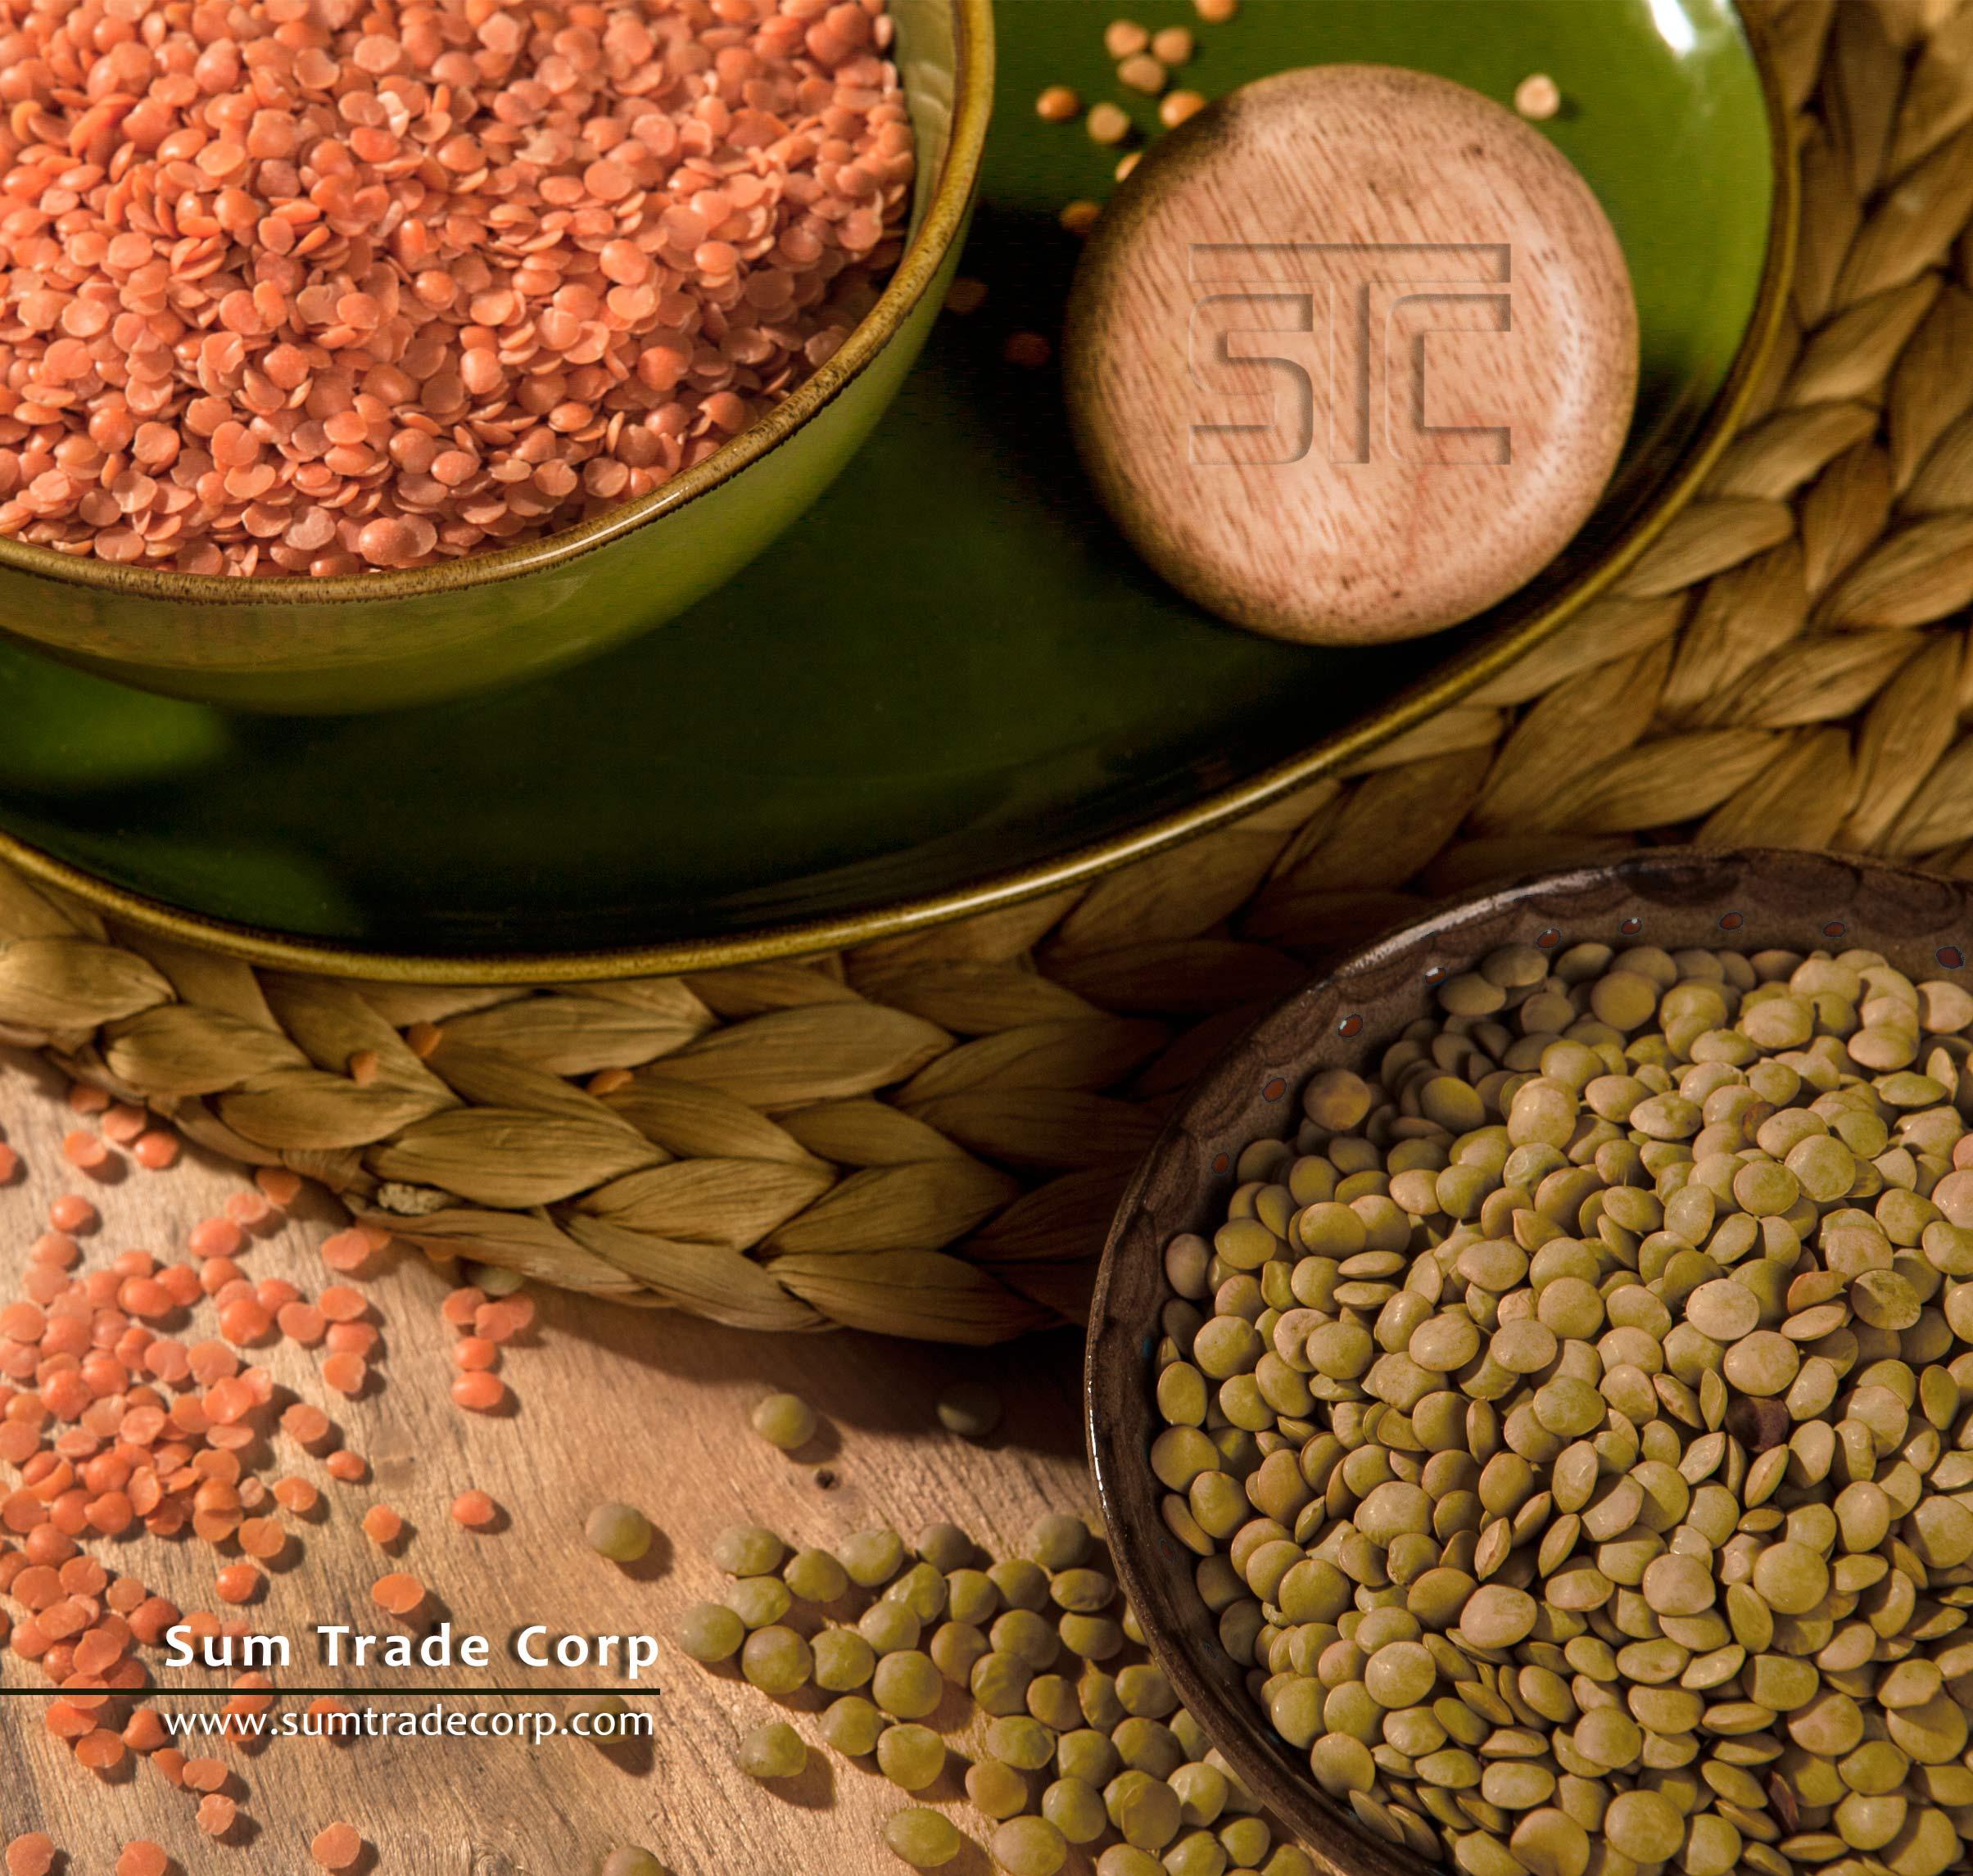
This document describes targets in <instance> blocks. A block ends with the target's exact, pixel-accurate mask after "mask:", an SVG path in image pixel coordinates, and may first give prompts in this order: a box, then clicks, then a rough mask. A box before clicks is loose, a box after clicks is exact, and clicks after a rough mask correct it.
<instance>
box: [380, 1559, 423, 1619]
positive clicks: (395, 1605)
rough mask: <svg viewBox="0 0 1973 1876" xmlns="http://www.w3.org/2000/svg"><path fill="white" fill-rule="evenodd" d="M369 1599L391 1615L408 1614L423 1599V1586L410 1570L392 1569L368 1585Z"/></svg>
mask: <svg viewBox="0 0 1973 1876" xmlns="http://www.w3.org/2000/svg"><path fill="white" fill-rule="evenodd" d="M370 1599H371V1601H373V1603H376V1605H377V1607H378V1608H380V1609H387V1610H388V1611H389V1612H391V1614H392V1615H393V1616H408V1615H410V1613H411V1612H412V1611H413V1610H414V1609H415V1608H416V1607H418V1606H419V1603H422V1602H423V1601H424V1599H425V1586H424V1584H422V1583H420V1582H419V1580H418V1579H417V1578H416V1577H415V1576H414V1575H410V1572H408V1571H402V1570H394V1571H391V1573H390V1575H387V1576H379V1577H378V1579H377V1580H376V1581H375V1582H374V1583H373V1584H371V1585H370Z"/></svg>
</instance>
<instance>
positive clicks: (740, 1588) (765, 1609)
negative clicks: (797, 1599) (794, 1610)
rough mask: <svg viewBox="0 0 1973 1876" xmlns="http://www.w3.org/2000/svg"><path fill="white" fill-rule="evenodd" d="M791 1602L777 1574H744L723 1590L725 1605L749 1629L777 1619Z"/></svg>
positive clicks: (764, 1626)
mask: <svg viewBox="0 0 1973 1876" xmlns="http://www.w3.org/2000/svg"><path fill="white" fill-rule="evenodd" d="M793 1602H794V1598H792V1597H791V1596H790V1595H789V1593H788V1585H787V1584H785V1583H784V1582H782V1581H781V1578H780V1577H778V1576H743V1577H741V1578H740V1580H739V1581H738V1582H737V1583H735V1584H733V1585H732V1586H731V1588H730V1589H727V1591H726V1607H728V1608H729V1609H731V1611H732V1612H733V1613H734V1614H735V1615H736V1616H739V1617H740V1621H742V1622H744V1624H745V1625H747V1626H748V1627H749V1629H764V1628H766V1627H767V1625H768V1624H769V1623H771V1622H778V1621H780V1620H781V1617H782V1616H785V1615H786V1614H787V1613H788V1611H789V1609H790V1607H791V1606H792V1604H793Z"/></svg>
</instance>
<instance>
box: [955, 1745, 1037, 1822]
mask: <svg viewBox="0 0 1973 1876" xmlns="http://www.w3.org/2000/svg"><path fill="white" fill-rule="evenodd" d="M966 1796H967V1797H969V1798H971V1800H972V1801H973V1803H974V1804H975V1806H977V1807H978V1809H980V1810H983V1811H984V1812H985V1813H986V1815H988V1816H989V1817H990V1818H994V1819H1000V1818H1008V1817H1018V1816H1019V1815H1020V1813H1021V1812H1023V1811H1025V1810H1026V1809H1027V1808H1028V1803H1029V1798H1030V1797H1032V1796H1033V1793H1032V1792H1030V1790H1029V1786H1028V1781H1027V1780H1026V1779H1024V1778H1023V1777H1022V1776H1021V1775H1020V1773H1019V1772H1017V1771H1016V1770H1014V1768H1013V1767H1012V1766H1011V1765H1002V1764H1001V1762H1000V1761H998V1759H981V1760H979V1761H975V1763H974V1764H973V1765H969V1766H968V1767H967V1768H966Z"/></svg>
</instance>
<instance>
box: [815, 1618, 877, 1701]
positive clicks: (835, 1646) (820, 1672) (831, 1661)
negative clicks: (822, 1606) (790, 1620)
mask: <svg viewBox="0 0 1973 1876" xmlns="http://www.w3.org/2000/svg"><path fill="white" fill-rule="evenodd" d="M809 1648H810V1651H811V1652H812V1654H813V1655H814V1657H815V1684H816V1685H817V1687H819V1688H821V1690H822V1691H823V1692H824V1693H853V1692H854V1690H855V1689H856V1688H859V1687H867V1686H868V1685H869V1684H870V1677H871V1675H873V1674H874V1673H876V1667H877V1653H876V1649H875V1648H871V1645H870V1643H868V1642H867V1641H865V1640H864V1639H863V1638H862V1635H860V1634H858V1633H857V1631H856V1630H854V1629H834V1628H831V1629H824V1630H822V1631H821V1633H820V1634H817V1636H816V1638H815V1639H814V1640H813V1641H812V1642H811V1643H810V1644H809Z"/></svg>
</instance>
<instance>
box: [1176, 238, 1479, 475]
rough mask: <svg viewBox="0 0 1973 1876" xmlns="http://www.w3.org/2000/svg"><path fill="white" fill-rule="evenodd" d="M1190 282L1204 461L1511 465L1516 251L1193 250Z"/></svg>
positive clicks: (1407, 245)
mask: <svg viewBox="0 0 1973 1876" xmlns="http://www.w3.org/2000/svg"><path fill="white" fill-rule="evenodd" d="M1188 282H1189V283H1190V286H1191V289H1192V314H1191V318H1190V320H1189V322H1188V332H1187V346H1188V355H1189V356H1188V362H1189V364H1190V367H1191V375H1192V385H1193V387H1194V389H1195V391H1197V400H1196V409H1195V411H1194V417H1195V421H1194V422H1193V423H1192V426H1191V429H1190V455H1191V459H1192V462H1194V463H1197V464H1200V465H1201V466H1213V465H1221V466H1224V465H1232V464H1240V465H1249V466H1251V465H1265V464H1279V463H1301V462H1304V461H1306V460H1307V459H1310V457H1314V458H1315V459H1318V460H1320V461H1326V462H1328V463H1335V464H1337V465H1338V466H1339V467H1343V468H1347V467H1349V466H1351V465H1355V464H1372V463H1381V464H1405V463H1409V464H1415V465H1418V466H1420V467H1450V466H1459V465H1484V466H1491V467H1500V466H1503V465H1505V464H1508V463H1512V462H1513V460H1514V426H1513V423H1512V422H1511V418H1512V417H1513V416H1514V409H1513V408H1512V403H1513V400H1512V392H1513V389H1514V383H1515V380H1516V377H1517V374H1518V335H1517V334H1516V333H1515V332H1514V298H1513V295H1514V283H1513V256H1512V253H1511V251H1510V249H1509V246H1508V245H1507V243H1505V242H1194V243H1192V249H1191V256H1190V264H1189V266H1188ZM1455 348H1456V350H1457V364H1458V368H1457V369H1456V370H1455V369H1450V368H1447V366H1448V364H1450V359H1451V356H1452V352H1453V350H1454V349H1455ZM1448 407H1449V408H1448ZM1501 418H1508V419H1510V421H1506V422H1503V421H1500V419H1501Z"/></svg>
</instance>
